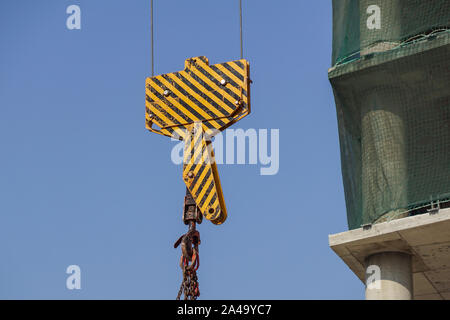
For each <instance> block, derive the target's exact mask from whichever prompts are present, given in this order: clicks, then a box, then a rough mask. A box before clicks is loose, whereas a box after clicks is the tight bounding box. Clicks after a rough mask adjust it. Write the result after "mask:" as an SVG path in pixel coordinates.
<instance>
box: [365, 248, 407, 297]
mask: <svg viewBox="0 0 450 320" xmlns="http://www.w3.org/2000/svg"><path fill="white" fill-rule="evenodd" d="M412 299H413V279H412V257H411V255H409V254H407V253H403V252H382V253H376V254H373V255H370V256H369V257H367V258H366V300H412Z"/></svg>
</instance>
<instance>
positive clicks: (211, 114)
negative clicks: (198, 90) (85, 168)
mask: <svg viewBox="0 0 450 320" xmlns="http://www.w3.org/2000/svg"><path fill="white" fill-rule="evenodd" d="M162 77H163V78H164V79H165V80H166V81H168V82H172V81H173V80H172V79H170V78H169V76H167V75H162ZM171 84H172V86H174V87H175V89H177V90H178V91H179V92H180V93H181V94H182V95H184V96H185V97H186V98H187V99H189V100H190V101H192V102H193V103H195V104H196V105H197V106H198V107H199V108H200V109H202V110H203V111H204V112H206V113H207V114H208V115H209V116H210V117H211V118H210V119H213V118H217V117H218V115H216V114H214V112H212V111H211V110H209V108H208V107H207V106H205V105H203V104H202V103H201V102H200V101H198V100H197V99H195V98H194V97H193V96H191V95H190V94H189V92H186V90H184V89H183V87H181V86H180V85H179V84H178V83H176V82H173V83H171ZM215 121H216V122H217V123H218V124H219V126H221V127H222V126H224V125H225V123H224V122H223V121H222V120H220V119H217V120H215ZM211 126H212V128H214V126H213V125H212V124H211ZM209 127H210V126H208V128H209Z"/></svg>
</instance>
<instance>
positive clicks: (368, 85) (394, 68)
mask: <svg viewBox="0 0 450 320" xmlns="http://www.w3.org/2000/svg"><path fill="white" fill-rule="evenodd" d="M328 75H329V79H330V82H331V85H332V87H333V92H334V96H335V102H336V111H337V119H338V127H339V139H340V148H341V164H342V175H343V181H344V189H345V198H346V205H347V220H348V226H349V229H350V231H347V232H344V233H340V234H336V235H331V236H330V237H329V241H330V246H331V247H332V249H333V250H334V251H335V252H336V253H337V254H338V255H339V256H340V257H341V258H342V259H343V260H344V262H345V263H346V264H347V265H348V266H349V267H350V268H351V270H352V271H353V272H354V273H355V274H356V275H357V276H358V277H359V278H360V279H361V281H363V282H364V283H365V285H366V298H367V299H450V101H449V97H450V2H449V1H448V0H429V1H421V0H395V1H393V0H371V1H368V0H333V54H332V68H331V69H330V70H329V73H328Z"/></svg>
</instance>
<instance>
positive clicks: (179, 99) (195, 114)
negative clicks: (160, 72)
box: [152, 78, 215, 129]
mask: <svg viewBox="0 0 450 320" xmlns="http://www.w3.org/2000/svg"><path fill="white" fill-rule="evenodd" d="M152 80H153V81H154V82H155V84H156V85H158V86H159V87H160V88H163V89H167V88H166V86H164V84H162V83H161V82H160V81H159V80H158V79H156V78H152ZM171 94H173V96H174V97H177V98H178V100H177V101H178V103H179V104H181V105H182V106H183V107H184V108H185V109H186V110H187V111H189V112H190V113H191V114H192V115H194V116H195V117H197V119H199V120H200V121H202V120H203V119H204V117H203V116H202V115H201V114H199V113H198V112H197V111H196V110H195V109H193V108H192V107H191V106H190V105H189V104H187V103H186V102H184V101H183V100H182V99H181V97H178V96H177V95H176V94H175V93H174V92H172V93H171ZM160 96H161V95H160ZM163 99H164V100H162V101H164V102H165V103H167V105H169V104H170V102H169V100H168V99H166V98H165V97H163ZM170 105H171V104H170ZM171 108H172V107H171ZM173 108H175V109H176V110H178V112H177V113H181V114H183V113H182V112H181V110H179V109H178V108H177V107H175V106H173ZM173 108H172V109H173ZM186 116H188V115H186ZM188 117H189V116H188ZM189 119H190V121H192V122H194V121H196V120H194V119H191V118H190V117H189ZM205 125H206V126H207V127H208V128H209V129H215V128H214V126H213V125H212V124H211V122H209V121H208V122H206V123H205Z"/></svg>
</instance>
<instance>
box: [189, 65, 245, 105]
mask: <svg viewBox="0 0 450 320" xmlns="http://www.w3.org/2000/svg"><path fill="white" fill-rule="evenodd" d="M195 67H196V69H197V70H198V71H199V72H201V73H202V74H203V75H204V76H205V77H207V78H208V79H209V80H210V81H211V82H214V84H215V85H216V86H218V87H219V88H220V87H222V85H221V84H220V82H219V80H217V79H216V78H215V77H214V76H213V75H212V74H210V73H208V72H207V71H206V70H205V69H203V68H202V67H201V66H200V65H197V66H195ZM222 89H223V91H225V92H226V93H228V95H229V96H230V97H232V98H233V99H236V100H239V98H240V97H239V96H238V95H237V94H235V93H234V92H233V91H231V90H230V89H228V88H225V87H222Z"/></svg>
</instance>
